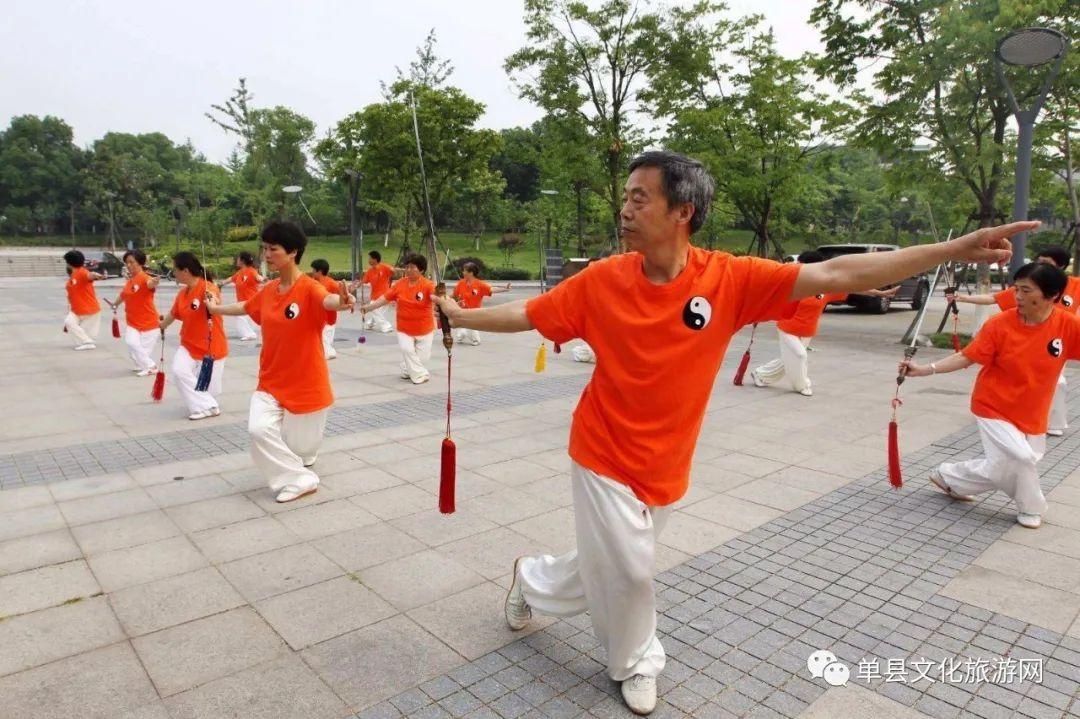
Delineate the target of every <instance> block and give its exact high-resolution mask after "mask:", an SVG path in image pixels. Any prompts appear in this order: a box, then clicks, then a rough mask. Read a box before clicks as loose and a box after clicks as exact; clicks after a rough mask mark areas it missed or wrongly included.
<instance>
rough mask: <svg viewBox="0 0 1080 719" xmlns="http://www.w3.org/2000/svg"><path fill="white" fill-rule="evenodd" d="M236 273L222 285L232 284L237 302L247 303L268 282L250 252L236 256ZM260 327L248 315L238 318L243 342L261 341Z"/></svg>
mask: <svg viewBox="0 0 1080 719" xmlns="http://www.w3.org/2000/svg"><path fill="white" fill-rule="evenodd" d="M235 262H236V272H235V273H233V276H232V277H230V278H228V279H227V280H224V281H223V282H222V283H221V287H222V289H224V288H225V285H228V284H232V285H234V286H235V287H236V301H237V302H247V301H248V300H250V299H251V298H252V297H254V296H255V294H256V293H257V292H258V291H259V287H260V286H261V285H262V283H263V282H265V281H266V278H264V277H263V276H262V275H260V274H259V271H258V270H256V269H255V258H254V257H253V256H252V255H251V253H250V252H247V251H244V252H241V253H240V254H238V255H237V256H236V260H235ZM257 327H258V325H256V324H255V323H254V322H252V321H251V318H250V317H248V316H247V315H240V316H238V317H237V318H236V332H237V334H239V335H240V341H241V342H254V341H255V340H257V339H259V330H258V329H257Z"/></svg>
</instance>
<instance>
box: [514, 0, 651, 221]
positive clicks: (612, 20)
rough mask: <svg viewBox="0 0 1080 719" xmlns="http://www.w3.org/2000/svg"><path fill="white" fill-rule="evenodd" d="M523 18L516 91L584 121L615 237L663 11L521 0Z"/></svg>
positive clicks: (615, 3)
mask: <svg viewBox="0 0 1080 719" xmlns="http://www.w3.org/2000/svg"><path fill="white" fill-rule="evenodd" d="M525 24H526V26H527V28H528V30H527V38H528V45H527V46H526V47H524V48H522V49H521V50H518V51H517V52H515V53H514V54H513V55H511V56H510V57H509V58H507V60H506V64H505V67H506V70H507V72H508V73H510V75H511V77H513V78H514V79H515V80H516V82H517V86H518V93H519V95H520V96H521V97H522V98H524V99H526V100H530V101H531V102H533V103H535V104H536V105H538V106H539V107H541V108H542V109H544V111H545V112H547V113H548V114H552V115H556V116H573V117H574V118H577V119H579V120H580V121H582V122H583V123H584V124H585V126H586V127H587V128H588V132H589V137H590V139H591V143H592V146H593V151H594V152H595V153H597V154H599V155H600V156H601V157H602V158H603V165H604V175H603V178H604V179H603V184H602V186H599V187H595V188H593V189H594V191H596V192H598V193H599V194H600V195H601V196H602V197H603V198H604V200H605V201H606V203H607V206H608V212H609V217H610V218H611V227H610V230H611V233H612V237H613V238H617V232H618V227H619V210H620V208H621V207H622V194H623V188H622V177H623V173H624V172H625V167H626V164H627V157H628V155H629V153H630V152H632V151H633V150H634V149H635V148H636V147H638V146H639V145H640V144H641V143H642V141H643V134H642V132H641V131H640V129H639V128H638V126H637V125H636V124H635V122H634V114H635V113H636V112H637V111H638V110H639V109H640V103H639V93H640V91H641V89H642V87H643V81H644V80H645V77H646V75H647V74H648V73H649V72H650V71H652V70H653V68H654V67H655V65H656V64H657V62H658V61H659V57H660V53H659V51H658V48H657V37H658V30H659V28H660V24H661V16H660V15H659V14H658V13H647V12H641V11H640V10H639V8H638V5H637V4H636V3H631V2H627V1H626V0H605V2H604V3H603V4H602V5H601V6H600V7H599V8H598V9H596V10H590V9H589V7H588V6H587V5H586V4H585V3H583V2H576V1H572V0H526V2H525ZM616 241H617V240H616Z"/></svg>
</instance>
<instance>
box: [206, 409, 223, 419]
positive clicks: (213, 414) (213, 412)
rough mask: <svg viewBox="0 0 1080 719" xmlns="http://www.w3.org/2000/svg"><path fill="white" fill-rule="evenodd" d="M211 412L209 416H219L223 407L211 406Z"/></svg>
mask: <svg viewBox="0 0 1080 719" xmlns="http://www.w3.org/2000/svg"><path fill="white" fill-rule="evenodd" d="M209 412H210V413H209V415H208V416H210V417H217V416H218V415H219V414H221V408H220V407H211V408H210V410H209Z"/></svg>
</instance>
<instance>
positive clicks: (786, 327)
mask: <svg viewBox="0 0 1080 719" xmlns="http://www.w3.org/2000/svg"><path fill="white" fill-rule="evenodd" d="M846 299H847V292H833V293H832V294H827V295H815V296H813V297H806V298H804V299H801V300H799V306H798V307H797V308H796V309H795V316H794V317H792V318H791V319H788V320H780V321H779V322H777V323H776V326H777V327H778V328H780V329H781V330H783V331H784V332H786V333H788V334H789V335H795V336H796V337H814V336H815V335H817V328H818V322H819V321H820V320H821V313H822V312H824V311H825V306H826V305H827V304H829V303H830V302H843V301H844V300H846Z"/></svg>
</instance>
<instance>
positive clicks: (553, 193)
mask: <svg viewBox="0 0 1080 719" xmlns="http://www.w3.org/2000/svg"><path fill="white" fill-rule="evenodd" d="M540 194H541V195H545V196H547V197H555V196H556V195H558V194H559V191H558V190H540ZM545 244H546V245H547V246H548V247H550V246H551V206H550V205H549V206H548V211H547V242H546V243H545V242H544V241H543V240H541V241H539V245H540V292H541V293H543V292H544V291H545V287H544V278H545V276H546V275H547V272H546V267H545V264H546V257H545V252H544V248H545Z"/></svg>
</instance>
